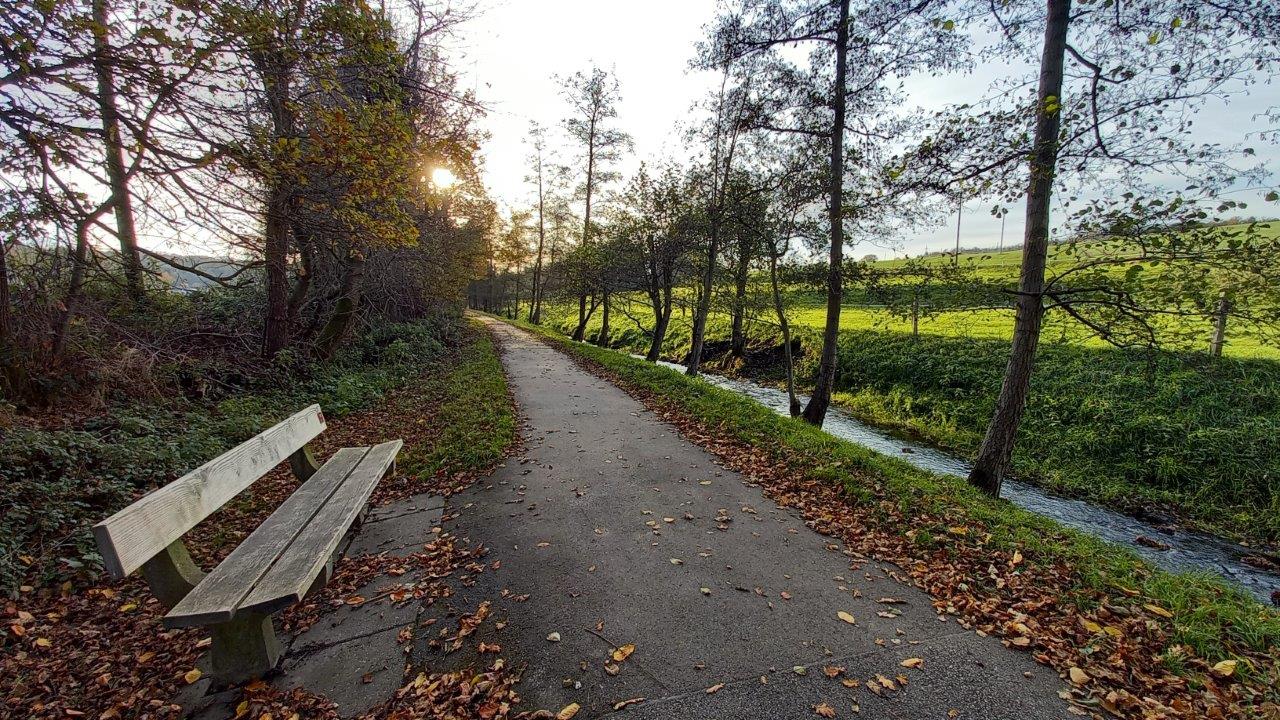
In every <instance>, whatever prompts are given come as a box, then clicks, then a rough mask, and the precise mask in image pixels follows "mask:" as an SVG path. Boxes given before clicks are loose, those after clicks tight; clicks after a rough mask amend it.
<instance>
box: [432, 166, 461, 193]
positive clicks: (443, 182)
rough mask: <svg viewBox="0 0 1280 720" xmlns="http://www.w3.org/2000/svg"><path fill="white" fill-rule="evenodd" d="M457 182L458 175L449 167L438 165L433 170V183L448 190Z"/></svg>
mask: <svg viewBox="0 0 1280 720" xmlns="http://www.w3.org/2000/svg"><path fill="white" fill-rule="evenodd" d="M457 182H458V176H456V175H454V174H453V171H452V170H450V169H449V168H446V167H438V168H436V169H434V170H432V171H431V184H432V185H435V186H436V187H438V188H440V189H441V190H447V189H449V188H451V187H453V186H454V185H456V184H457Z"/></svg>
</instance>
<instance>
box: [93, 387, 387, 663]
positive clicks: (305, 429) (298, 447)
mask: <svg viewBox="0 0 1280 720" xmlns="http://www.w3.org/2000/svg"><path fill="white" fill-rule="evenodd" d="M324 429H325V422H324V414H323V413H322V412H321V410H320V406H319V405H312V406H310V407H307V408H304V409H303V410H301V411H299V412H297V413H294V414H293V415H291V416H290V417H288V418H286V419H285V420H283V421H281V422H280V423H278V424H276V425H274V426H272V427H270V428H268V429H266V430H264V431H262V432H261V433H259V434H258V435H257V436H256V437H253V438H251V439H249V440H247V441H246V442H244V443H241V444H240V445H238V446H236V447H235V448H232V449H231V450H228V451H227V452H225V453H223V454H222V455H219V456H218V457H216V458H214V459H212V460H210V461H209V462H207V463H205V464H204V465H201V466H200V467H198V468H196V469H194V470H192V471H191V472H189V473H187V474H186V475H183V476H182V477H180V478H178V479H177V480H174V481H173V482H171V483H169V484H168V485H166V486H164V487H162V488H160V489H158V490H156V491H155V492H152V493H150V494H148V495H145V496H143V497H142V498H140V499H139V500H138V501H137V502H134V503H133V504H132V505H130V506H129V507H126V508H124V509H123V510H121V511H119V512H117V513H116V514H114V515H112V516H111V517H109V518H107V519H106V520H103V521H102V522H100V523H98V524H97V525H95V526H94V528H93V533H94V537H95V539H96V540H97V542H98V549H99V550H100V551H101V553H102V561H103V565H104V566H105V567H106V569H107V571H108V572H109V573H111V575H112V576H114V577H116V578H123V577H126V576H128V575H130V574H131V573H133V572H135V571H138V570H141V572H142V574H143V576H144V577H145V578H146V580H147V585H148V586H149V587H150V588H151V592H152V594H154V595H155V596H156V598H157V599H158V600H160V602H161V603H163V604H164V606H165V607H167V608H169V613H168V614H167V615H166V616H165V617H164V624H165V626H166V627H169V628H181V627H196V626H206V627H208V629H209V633H210V635H211V636H212V638H211V639H212V644H211V647H210V653H209V654H210V659H211V662H212V666H213V668H212V669H213V675H214V677H215V678H216V679H217V680H218V682H220V683H224V684H227V683H237V682H242V681H245V680H249V679H251V678H256V677H261V676H262V675H263V674H264V673H266V672H268V671H270V670H271V669H272V668H274V667H275V666H276V664H277V663H278V662H279V661H280V643H279V641H278V640H277V638H276V634H275V629H274V627H273V625H272V621H271V614H272V613H274V612H276V611H278V610H282V609H284V608H286V607H288V606H289V605H292V604H293V603H296V602H298V601H300V600H302V598H303V597H304V596H305V595H306V594H307V593H308V592H310V591H312V590H313V589H315V588H318V587H321V586H323V585H324V584H325V583H327V582H328V581H329V576H330V574H331V573H332V570H333V561H334V558H335V553H336V552H337V551H338V549H339V546H340V545H341V544H342V539H343V537H344V536H346V534H347V533H348V532H349V531H351V529H352V528H354V527H355V526H357V525H358V524H359V522H360V520H361V519H362V518H363V517H364V513H365V511H366V509H367V508H368V505H369V498H370V497H371V496H372V494H373V490H374V488H375V487H377V485H378V482H379V481H380V480H381V479H382V478H383V477H385V476H386V475H387V474H388V473H389V472H392V471H393V469H394V467H395V459H396V454H397V453H398V452H399V451H400V447H401V444H402V443H401V441H399V440H392V441H390V442H384V443H382V444H380V445H375V446H373V447H358V448H343V449H341V450H339V451H338V452H336V453H334V455H333V457H332V458H330V459H329V461H328V462H326V463H325V464H324V465H323V466H321V465H320V464H319V463H317V462H316V460H315V457H314V456H313V455H312V453H311V450H310V449H309V446H308V444H307V443H308V442H310V441H311V440H312V439H314V438H315V437H316V436H318V435H319V434H320V433H322V432H323V431H324ZM285 461H288V463H289V467H290V468H291V469H292V470H293V473H294V475H296V476H297V477H298V479H299V480H301V481H302V484H301V485H300V486H299V487H298V488H297V489H296V490H295V491H294V492H293V493H292V494H291V495H290V496H289V497H288V498H287V499H286V500H285V501H284V502H283V503H281V505H280V507H278V508H276V510H275V512H273V513H272V514H271V516H270V517H268V518H267V519H266V520H265V521H264V522H263V523H262V524H261V525H259V526H258V528H257V529H256V530H254V531H253V533H251V534H250V535H249V536H248V537H247V538H245V540H244V541H243V542H242V543H240V545H239V546H237V547H236V549H235V550H234V551H232V552H231V554H230V555H228V556H227V558H226V560H224V561H223V562H222V563H220V564H219V565H218V566H217V567H216V568H214V569H213V570H212V571H211V572H209V573H208V574H205V573H204V572H202V571H201V569H200V568H199V567H197V566H196V564H195V562H193V561H192V559H191V554H190V553H189V552H188V551H187V547H186V545H185V544H184V543H183V539H182V538H183V536H184V535H186V534H187V532H189V531H190V530H191V529H192V528H194V527H195V526H196V525H197V524H199V523H200V522H202V521H204V520H205V519H206V518H208V517H209V516H210V515H212V514H213V513H214V512H216V511H217V510H218V509H219V508H221V507H222V506H223V505H225V504H226V503H227V502H229V501H230V500H231V499H232V498H233V497H235V496H236V495H237V494H239V493H240V492H241V491H243V490H244V489H245V488H247V487H249V486H250V485H252V484H253V483H254V482H256V481H257V480H258V479H259V478H261V477H262V476H263V475H265V474H267V473H268V472H270V471H271V469H272V468H274V467H276V466H277V465H279V464H281V463H282V462H285Z"/></svg>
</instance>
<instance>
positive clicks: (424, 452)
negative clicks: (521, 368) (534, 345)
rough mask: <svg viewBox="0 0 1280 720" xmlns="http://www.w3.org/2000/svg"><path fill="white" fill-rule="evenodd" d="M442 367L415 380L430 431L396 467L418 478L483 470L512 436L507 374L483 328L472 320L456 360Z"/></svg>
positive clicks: (508, 444)
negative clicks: (427, 403)
mask: <svg viewBox="0 0 1280 720" xmlns="http://www.w3.org/2000/svg"><path fill="white" fill-rule="evenodd" d="M442 369H443V370H444V372H428V373H424V374H423V376H422V378H421V380H420V390H419V392H422V393H423V394H425V395H426V396H427V397H428V398H430V399H431V400H432V401H433V402H432V410H431V412H430V414H429V415H426V416H424V417H421V418H419V421H420V422H425V423H429V424H430V425H431V429H432V430H433V432H431V433H430V434H429V435H428V437H427V438H426V439H424V440H423V441H421V442H419V443H416V444H413V445H410V446H407V447H406V448H405V449H404V450H403V451H402V452H401V455H400V460H399V463H400V468H401V470H402V471H403V472H405V473H407V474H409V475H413V476H417V477H419V478H426V477H432V476H435V475H441V474H444V475H459V474H463V475H465V474H468V473H474V472H478V471H481V470H485V469H487V468H489V467H491V466H493V465H494V464H495V463H497V462H498V461H499V460H501V459H502V458H503V457H505V456H506V455H507V453H508V451H509V450H510V448H511V446H512V445H513V444H514V443H515V442H516V440H517V430H516V413H515V408H514V406H513V404H512V401H511V398H510V393H509V391H508V389H507V379H506V375H505V374H504V373H503V371H502V363H501V362H500V361H499V359H498V353H497V351H496V349H495V348H494V345H493V340H492V339H491V338H490V337H489V335H488V333H487V332H485V331H484V330H483V329H482V328H480V327H479V326H477V325H475V324H474V323H472V324H471V327H470V329H469V341H468V342H467V343H465V344H464V346H463V347H462V348H461V350H460V352H459V356H458V359H457V361H456V363H455V364H453V365H452V366H451V367H447V368H442Z"/></svg>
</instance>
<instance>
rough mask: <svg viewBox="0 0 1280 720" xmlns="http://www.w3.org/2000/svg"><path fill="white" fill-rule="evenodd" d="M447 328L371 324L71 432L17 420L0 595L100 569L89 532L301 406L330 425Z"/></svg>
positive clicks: (119, 408) (10, 444)
mask: <svg viewBox="0 0 1280 720" xmlns="http://www.w3.org/2000/svg"><path fill="white" fill-rule="evenodd" d="M452 336H453V330H452V329H451V328H449V327H448V326H446V325H429V324H426V323H410V324H396V325H387V326H383V327H379V328H377V329H375V330H372V331H370V332H368V333H366V334H364V335H362V336H360V337H358V338H353V339H352V341H351V342H350V343H349V344H348V346H347V347H346V348H345V349H344V350H343V351H342V352H341V353H340V354H339V355H338V356H337V357H335V358H334V359H333V360H331V361H330V362H327V363H323V364H315V363H305V362H302V361H300V360H297V359H296V358H294V359H289V358H281V359H279V361H278V362H276V363H275V364H273V366H272V368H271V370H270V371H269V372H268V373H266V374H265V375H263V376H261V377H258V378H255V379H253V380H252V383H251V386H250V387H248V388H247V389H246V390H245V391H243V392H237V393H228V392H225V390H224V392H222V393H221V394H222V399H220V400H216V399H213V398H205V399H202V400H190V399H171V400H169V401H168V402H141V403H140V402H134V403H127V404H119V405H116V406H115V407H113V409H112V411H111V412H110V413H109V414H104V415H99V416H95V417H92V418H90V419H88V420H85V421H83V422H80V423H79V424H78V426H77V427H74V428H55V429H48V428H42V427H39V426H36V425H35V424H34V423H31V422H26V423H23V422H18V423H16V424H15V427H13V428H11V429H9V430H8V431H7V432H5V433H4V435H3V436H2V437H0V507H4V508H7V510H6V512H5V513H4V515H3V517H2V518H0V589H5V590H12V589H13V588H15V587H16V586H17V585H18V584H20V583H21V582H24V581H25V582H30V581H33V580H34V581H49V580H52V579H62V578H65V577H69V576H74V575H76V574H77V573H79V572H81V571H88V570H94V569H96V568H97V567H98V566H99V565H100V558H99V557H98V554H97V551H96V549H95V546H94V543H93V538H92V536H91V535H90V533H89V527H90V526H91V525H92V524H93V523H96V522H98V521H99V520H102V519H103V518H105V517H107V516H108V515H109V514H111V513H112V512H115V511H116V510H118V509H120V508H121V507H124V506H125V505H127V504H128V503H129V502H130V501H132V499H133V498H135V497H136V496H137V495H140V494H141V493H143V492H145V491H148V490H150V489H152V488H155V487H157V486H159V485H162V484H164V483H166V482H169V481H171V480H173V479H174V478H175V477H176V476H177V475H179V474H181V473H182V472H184V471H186V470H189V469H191V468H193V467H196V466H198V465H200V464H202V463H204V462H206V461H208V460H210V459H212V458H213V457H214V456H216V455H218V454H219V453H222V452H224V451H226V450H227V449H229V448H231V447H233V446H235V445H236V444H238V443H240V442H243V441H244V440H246V439H248V438H250V437H252V436H253V435H255V434H257V433H259V432H261V431H262V430H263V429H265V428H267V427H269V426H270V425H272V424H273V423H275V422H278V421H279V420H281V419H282V418H283V417H286V416H288V415H289V414H291V413H293V412H295V411H297V410H298V409H300V408H302V407H305V406H306V405H309V404H311V403H320V405H321V406H323V407H324V410H325V413H326V414H327V415H329V416H331V417H340V416H342V415H345V414H347V413H350V412H354V411H357V410H360V409H363V408H366V407H369V406H371V405H373V404H374V403H376V402H377V401H378V400H379V399H380V398H381V397H382V396H383V394H384V393H385V392H387V391H388V390H389V389H391V388H394V387H396V386H398V385H401V384H403V383H404V382H405V381H406V380H407V379H408V378H409V377H411V376H413V375H415V374H417V373H419V372H421V370H422V367H423V365H424V364H426V363H428V362H431V361H432V360H434V359H436V358H438V357H439V356H440V355H441V353H442V351H443V349H444V347H445V345H444V343H445V342H446V339H447V338H450V337H452Z"/></svg>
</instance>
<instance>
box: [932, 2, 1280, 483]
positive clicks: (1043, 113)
mask: <svg viewBox="0 0 1280 720" xmlns="http://www.w3.org/2000/svg"><path fill="white" fill-rule="evenodd" d="M972 7H973V14H974V15H976V16H978V17H981V18H984V19H985V20H988V21H990V24H991V26H992V27H993V28H994V29H995V30H996V31H997V32H998V33H999V38H1000V46H999V50H1000V51H1001V52H1005V53H1012V52H1027V51H1029V50H1030V48H1032V47H1035V48H1038V50H1036V51H1034V52H1035V54H1036V55H1037V56H1038V60H1039V68H1040V70H1039V81H1038V86H1037V91H1036V95H1035V97H1034V98H1033V99H1031V101H1030V102H1027V101H1025V100H1024V99H1023V96H1021V94H1020V93H1012V92H1011V93H1001V94H997V95H998V97H997V98H996V99H995V100H993V101H991V102H992V103H994V105H995V106H994V107H990V108H986V109H985V111H983V112H980V113H977V114H975V113H973V112H971V111H959V110H955V111H949V112H948V113H947V114H946V116H945V118H944V120H943V122H942V127H943V129H942V130H941V131H939V132H937V133H935V134H934V135H931V136H930V137H929V138H928V139H927V140H926V143H925V144H924V145H923V146H922V149H923V151H922V152H921V153H920V155H919V156H918V157H928V156H931V155H934V156H937V155H942V156H946V155H950V156H952V157H953V158H954V159H953V160H952V161H951V163H950V164H951V170H952V172H951V173H949V176H950V177H951V178H952V180H951V182H952V183H953V184H954V185H963V184H971V183H972V181H973V180H975V179H980V180H981V184H982V186H983V187H984V188H986V189H987V190H988V191H991V192H1002V193H1004V194H1005V195H1006V197H1009V198H1010V199H1012V197H1015V196H1016V195H1017V194H1019V193H1020V191H1025V193H1026V211H1025V212H1026V231H1025V234H1024V240H1023V250H1022V266H1021V270H1020V275H1019V281H1018V287H1017V290H1016V291H1015V320H1014V333H1013V339H1012V344H1011V349H1010V358H1009V363H1008V366H1007V368H1006V371H1005V376H1004V380H1003V382H1002V384H1001V389H1000V393H999V396H998V398H997V401H996V405H995V409H994V412H993V415H992V419H991V422H990V424H989V425H988V428H987V431H986V434H985V436H984V438H983V442H982V445H981V447H980V449H979V451H978V455H977V458H976V460H975V463H974V467H973V470H972V471H971V473H970V476H969V479H970V482H972V483H973V484H974V485H976V486H977V487H979V488H981V489H982V490H984V491H985V492H987V493H989V494H992V495H998V494H999V493H1000V488H1001V480H1002V477H1003V476H1004V474H1005V472H1007V470H1008V466H1009V462H1010V458H1011V456H1012V452H1013V447H1014V441H1015V438H1016V435H1017V430H1018V426H1019V424H1020V422H1021V418H1022V413H1023V411H1024V409H1025V406H1026V400H1027V396H1028V393H1029V391H1030V387H1031V379H1032V372H1033V365H1034V358H1035V353H1036V348H1037V344H1038V342H1039V337H1040V331H1041V327H1042V324H1043V318H1044V313H1045V311H1046V309H1048V307H1049V304H1048V303H1046V299H1047V298H1048V297H1049V295H1048V292H1049V289H1048V288H1047V286H1046V282H1045V266H1046V258H1047V255H1048V251H1049V245H1050V243H1049V237H1050V228H1051V225H1052V223H1051V219H1050V205H1051V202H1052V200H1053V199H1054V197H1055V195H1061V194H1062V190H1063V189H1064V188H1066V187H1069V186H1071V185H1076V186H1079V185H1080V184H1082V183H1085V182H1088V183H1091V184H1093V185H1094V187H1095V188H1096V187H1097V186H1098V185H1100V184H1108V185H1111V186H1120V187H1121V188H1122V189H1121V190H1118V191H1117V193H1119V192H1124V191H1134V190H1135V189H1136V190H1137V191H1138V192H1140V193H1141V192H1144V190H1143V188H1144V183H1143V182H1142V176H1143V175H1144V174H1150V173H1153V172H1161V171H1163V172H1166V173H1169V174H1170V175H1172V176H1174V177H1183V178H1186V179H1187V181H1188V190H1190V191H1194V192H1195V193H1197V194H1200V195H1203V196H1212V194H1213V193H1214V191H1215V190H1216V189H1217V188H1221V187H1223V186H1224V185H1225V184H1227V183H1229V182H1231V181H1232V180H1233V179H1234V178H1236V177H1237V176H1238V175H1239V173H1238V172H1237V171H1236V170H1235V169H1234V167H1233V166H1232V164H1231V163H1230V162H1229V161H1228V155H1229V153H1230V151H1231V149H1230V148H1227V147H1224V146H1215V145H1206V144H1197V143H1191V142H1187V140H1186V138H1187V136H1188V134H1189V131H1190V127H1191V123H1192V118H1193V116H1194V109H1195V108H1197V107H1198V106H1199V105H1200V104H1202V103H1203V102H1204V100H1205V99H1206V98H1209V97H1215V96H1217V97H1221V96H1225V95H1226V94H1227V93H1229V92H1231V91H1232V90H1233V89H1234V88H1236V87H1239V84H1242V83H1243V84H1247V83H1249V82H1251V81H1252V80H1253V79H1254V78H1255V77H1257V76H1258V74H1260V73H1262V72H1263V71H1265V70H1266V69H1267V68H1268V67H1270V66H1271V65H1273V64H1274V62H1275V57H1276V55H1275V52H1274V51H1275V37H1276V35H1275V32H1274V31H1275V29H1276V28H1277V27H1278V26H1280V23H1278V22H1277V17H1280V15H1278V12H1277V10H1276V9H1275V8H1274V7H1273V6H1272V5H1271V4H1267V3H1258V2H1252V1H1251V0H1240V1H1239V2H1223V3H1210V4H1203V3H1192V2H1175V3H1168V2H1161V1H1159V0H1139V2H1131V3H1124V4H1118V3H1117V4H1112V3H1107V4H1102V5H1096V4H1084V5H1081V6H1079V7H1077V8H1074V9H1073V6H1072V4H1071V2H1070V0H1050V2H1049V4H1048V6H1047V12H1046V11H1045V9H1044V6H1042V5H1041V4H1039V3H1032V2H1011V3H1004V4H1002V5H999V6H996V5H990V6H988V5H987V4H985V3H984V4H981V5H978V4H976V3H975V4H974V5H973V6H972ZM1036 33H1039V38H1040V39H1039V42H1034V41H1033V37H1034V36H1035V34H1036ZM1068 60H1069V61H1070V62H1069V63H1068ZM1020 81H1021V78H1019V79H1018V80H1017V82H1020ZM1029 126H1030V127H1029ZM1029 130H1030V132H1028V131H1029ZM1024 159H1029V162H1028V163H1027V165H1025V166H1023V165H1022V163H1023V161H1024ZM1022 167H1025V168H1026V169H1027V172H1026V173H1025V174H1020V173H1018V172H1017V170H1019V169H1021V168H1022ZM915 171H916V172H919V173H922V174H930V173H934V174H936V168H930V167H929V163H928V162H925V163H921V164H919V165H918V166H917V167H916V169H915ZM1145 192H1147V193H1150V194H1151V195H1153V196H1154V195H1161V194H1164V195H1168V194H1169V193H1168V192H1162V191H1159V190H1157V189H1153V188H1146V189H1145ZM1175 194H1176V193H1175ZM1058 297H1059V300H1058V301H1053V302H1054V304H1055V305H1057V306H1059V307H1064V308H1065V307H1066V305H1064V304H1063V302H1064V301H1066V300H1068V296H1067V295H1063V294H1059V295H1058ZM1067 304H1070V303H1069V302H1067Z"/></svg>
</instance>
